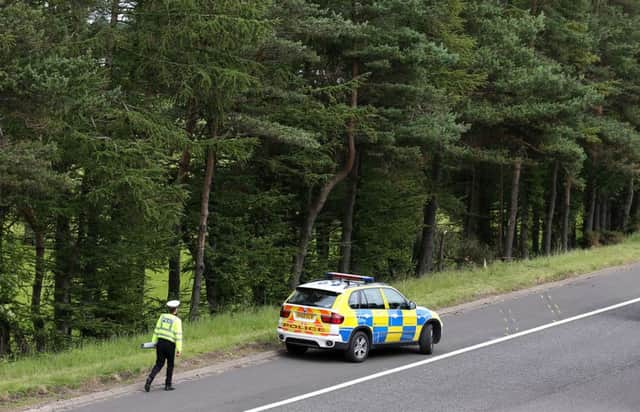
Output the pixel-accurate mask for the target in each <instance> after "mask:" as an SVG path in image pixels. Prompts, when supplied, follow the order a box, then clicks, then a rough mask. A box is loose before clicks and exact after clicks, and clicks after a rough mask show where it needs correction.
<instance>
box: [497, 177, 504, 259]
mask: <svg viewBox="0 0 640 412" xmlns="http://www.w3.org/2000/svg"><path fill="white" fill-rule="evenodd" d="M499 201H500V213H499V214H498V218H499V219H500V224H499V225H498V250H499V251H500V252H499V253H503V252H504V169H503V166H502V165H500V199H499Z"/></svg>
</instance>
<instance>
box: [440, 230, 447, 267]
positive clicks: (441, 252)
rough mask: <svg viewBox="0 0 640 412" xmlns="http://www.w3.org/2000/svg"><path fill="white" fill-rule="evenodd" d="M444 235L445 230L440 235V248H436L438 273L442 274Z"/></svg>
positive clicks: (445, 233)
mask: <svg viewBox="0 0 640 412" xmlns="http://www.w3.org/2000/svg"><path fill="white" fill-rule="evenodd" d="M446 235H447V231H446V230H445V231H444V232H442V234H441V235H440V247H439V248H438V249H439V250H438V272H442V271H443V270H444V241H445V236H446Z"/></svg>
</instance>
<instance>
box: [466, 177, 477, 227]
mask: <svg viewBox="0 0 640 412" xmlns="http://www.w3.org/2000/svg"><path fill="white" fill-rule="evenodd" d="M478 203H479V196H478V177H477V172H476V166H475V165H472V166H471V187H470V188H469V206H468V209H467V224H466V225H465V235H466V236H467V237H469V236H476V235H477V232H478V210H479V207H478Z"/></svg>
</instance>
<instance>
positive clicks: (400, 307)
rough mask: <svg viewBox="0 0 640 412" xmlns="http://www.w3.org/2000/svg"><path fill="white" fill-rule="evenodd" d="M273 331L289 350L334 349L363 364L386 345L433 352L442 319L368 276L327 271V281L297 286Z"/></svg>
mask: <svg viewBox="0 0 640 412" xmlns="http://www.w3.org/2000/svg"><path fill="white" fill-rule="evenodd" d="M277 333H278V339H279V340H280V342H282V343H284V345H285V346H286V348H287V351H288V352H289V353H292V354H295V355H300V354H303V353H304V352H305V351H306V350H307V349H308V348H317V349H337V350H343V351H344V352H345V357H346V359H347V360H349V361H351V362H362V361H364V360H365V359H367V356H368V355H369V350H370V349H371V348H372V347H380V346H386V345H418V347H419V350H420V352H421V353H424V354H431V353H433V345H434V344H436V343H438V342H439V341H440V337H441V336H442V321H441V320H440V317H439V316H438V314H437V313H436V312H434V311H431V310H429V309H427V308H424V307H421V306H416V304H415V303H414V302H411V301H410V300H408V299H407V298H405V297H404V296H403V295H402V294H401V293H400V292H398V291H397V290H396V289H395V288H393V287H391V286H389V285H387V284H384V283H375V280H374V278H372V277H370V276H358V275H353V274H348V273H336V272H329V273H327V279H326V280H319V281H314V282H310V283H305V284H303V285H300V286H298V287H297V288H296V290H295V291H294V292H293V293H292V294H291V296H289V298H288V299H287V300H286V301H285V302H284V303H283V305H282V307H281V309H280V320H279V322H278V329H277Z"/></svg>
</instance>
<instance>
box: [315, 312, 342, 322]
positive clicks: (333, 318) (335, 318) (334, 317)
mask: <svg viewBox="0 0 640 412" xmlns="http://www.w3.org/2000/svg"><path fill="white" fill-rule="evenodd" d="M321 318H322V321H323V322H324V323H330V324H332V325H339V324H341V323H342V322H344V316H342V315H339V314H337V313H333V312H331V314H330V315H322V316H321Z"/></svg>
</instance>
